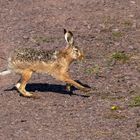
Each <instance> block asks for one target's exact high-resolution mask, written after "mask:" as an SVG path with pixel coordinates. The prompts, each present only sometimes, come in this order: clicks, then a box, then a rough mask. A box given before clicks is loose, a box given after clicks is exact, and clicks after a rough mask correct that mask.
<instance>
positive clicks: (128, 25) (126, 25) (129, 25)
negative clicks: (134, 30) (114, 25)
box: [123, 20, 133, 27]
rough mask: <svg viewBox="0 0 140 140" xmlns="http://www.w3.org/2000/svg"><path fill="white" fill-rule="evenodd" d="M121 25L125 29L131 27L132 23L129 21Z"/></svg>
mask: <svg viewBox="0 0 140 140" xmlns="http://www.w3.org/2000/svg"><path fill="white" fill-rule="evenodd" d="M123 25H124V26H125V27H131V26H132V25H133V23H132V22H131V21H130V20H126V21H124V22H123Z"/></svg>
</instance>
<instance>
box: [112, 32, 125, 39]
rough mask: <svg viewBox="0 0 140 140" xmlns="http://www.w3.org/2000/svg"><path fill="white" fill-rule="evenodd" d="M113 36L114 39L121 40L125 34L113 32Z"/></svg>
mask: <svg viewBox="0 0 140 140" xmlns="http://www.w3.org/2000/svg"><path fill="white" fill-rule="evenodd" d="M112 36H113V37H114V38H121V37H122V36H123V33H122V32H120V31H113V32H112Z"/></svg>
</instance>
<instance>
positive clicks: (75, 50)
mask: <svg viewBox="0 0 140 140" xmlns="http://www.w3.org/2000/svg"><path fill="white" fill-rule="evenodd" d="M64 35H65V40H66V42H67V46H66V50H67V53H68V55H69V57H71V58H72V59H75V60H76V59H79V60H81V59H83V58H84V54H83V51H81V50H80V49H79V47H77V46H75V45H74V40H73V33H72V32H71V31H67V30H66V29H64Z"/></svg>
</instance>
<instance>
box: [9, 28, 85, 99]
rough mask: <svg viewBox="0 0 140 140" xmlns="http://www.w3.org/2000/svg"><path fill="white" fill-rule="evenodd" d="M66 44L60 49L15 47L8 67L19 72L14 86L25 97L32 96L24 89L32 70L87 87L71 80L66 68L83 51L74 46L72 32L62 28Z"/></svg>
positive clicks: (81, 55) (83, 88) (81, 56)
mask: <svg viewBox="0 0 140 140" xmlns="http://www.w3.org/2000/svg"><path fill="white" fill-rule="evenodd" d="M64 33H65V39H66V42H67V46H66V48H65V49H63V50H61V51H45V50H37V49H33V48H18V49H15V50H14V52H13V53H12V55H11V56H10V58H9V68H10V69H12V70H13V71H15V72H16V73H19V74H21V77H22V78H21V83H17V85H16V87H17V89H18V90H19V92H20V93H21V94H22V95H23V96H25V97H32V96H33V94H31V93H29V92H27V91H26V90H25V87H26V84H27V82H28V81H29V79H30V78H31V76H32V73H33V72H37V73H47V74H49V75H51V76H53V77H54V78H56V79H57V80H60V81H63V82H66V83H68V84H70V85H73V86H75V87H77V88H79V89H80V90H84V91H86V90H87V88H85V87H83V86H82V85H80V84H79V83H77V82H75V81H74V80H72V79H71V78H70V76H69V73H68V69H69V66H70V64H71V63H72V62H73V61H74V60H78V59H82V58H83V52H82V51H80V49H79V48H78V47H75V46H74V42H73V34H72V33H71V32H70V31H66V30H64Z"/></svg>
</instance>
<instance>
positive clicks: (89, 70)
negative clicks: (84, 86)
mask: <svg viewBox="0 0 140 140" xmlns="http://www.w3.org/2000/svg"><path fill="white" fill-rule="evenodd" d="M85 72H86V73H88V74H97V75H98V73H99V72H100V67H99V65H94V66H92V67H90V68H87V69H86V70H85Z"/></svg>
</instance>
